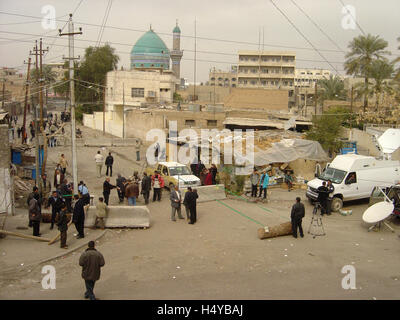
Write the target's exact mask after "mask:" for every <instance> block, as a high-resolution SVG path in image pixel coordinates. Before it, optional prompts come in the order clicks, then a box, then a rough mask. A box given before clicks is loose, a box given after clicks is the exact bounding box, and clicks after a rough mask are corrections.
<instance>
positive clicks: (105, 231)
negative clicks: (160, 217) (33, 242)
mask: <svg viewBox="0 0 400 320" xmlns="http://www.w3.org/2000/svg"><path fill="white" fill-rule="evenodd" d="M107 231H108V229H106V230H104V231H103V232H102V233H101V234H100V235H98V236H97V237H96V238H95V239H93V240H92V241H97V240H99V239H100V238H102V237H103V236H104V235H105V234H106V233H107ZM84 246H87V243H83V244H81V245H80V246H78V247H76V248H74V249H70V250H68V251H65V252H64V253H61V254H58V255H56V256H54V257H51V258H47V259H44V260H41V261H39V262H35V263H34V264H42V263H45V262H48V261H51V260H55V259H58V258H60V257H63V256H67V255H69V254H70V253H72V252H74V251H76V250H79V249H81V248H82V247H84Z"/></svg>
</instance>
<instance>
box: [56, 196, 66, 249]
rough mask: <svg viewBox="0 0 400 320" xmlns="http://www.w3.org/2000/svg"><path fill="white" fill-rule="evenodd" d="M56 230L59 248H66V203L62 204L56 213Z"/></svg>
mask: <svg viewBox="0 0 400 320" xmlns="http://www.w3.org/2000/svg"><path fill="white" fill-rule="evenodd" d="M57 227H58V230H60V248H62V249H68V246H67V230H68V218H67V205H66V204H65V203H63V204H62V207H61V211H60V213H59V215H58V222H57Z"/></svg>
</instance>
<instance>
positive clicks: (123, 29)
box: [0, 11, 342, 53]
mask: <svg viewBox="0 0 400 320" xmlns="http://www.w3.org/2000/svg"><path fill="white" fill-rule="evenodd" d="M0 14H5V15H13V16H21V17H28V18H36V19H40V17H36V16H30V15H22V14H16V13H9V12H4V11H0ZM57 20H58V21H60V22H67V21H68V20H61V19H57ZM76 23H77V24H82V25H87V26H93V27H101V25H98V24H93V23H85V22H79V21H77V22H76ZM105 28H109V29H115V30H121V31H132V32H141V33H145V32H147V31H148V30H143V29H133V28H126V27H117V26H105ZM157 33H158V34H161V35H166V36H170V37H171V36H173V35H172V34H171V33H166V32H157ZM181 37H182V38H184V37H186V38H194V36H193V35H181ZM196 38H197V39H199V40H207V41H217V42H225V43H234V44H245V45H253V46H258V43H254V42H246V41H236V40H228V39H218V38H209V37H196ZM264 45H265V46H267V47H277V48H286V49H297V50H314V49H311V48H305V47H295V46H285V45H276V44H268V43H266V44H264ZM319 50H320V51H326V52H337V53H342V51H340V50H333V49H319Z"/></svg>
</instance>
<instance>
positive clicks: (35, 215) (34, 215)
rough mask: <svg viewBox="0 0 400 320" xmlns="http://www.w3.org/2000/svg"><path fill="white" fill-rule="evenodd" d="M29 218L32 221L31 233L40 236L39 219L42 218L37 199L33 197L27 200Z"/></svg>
mask: <svg viewBox="0 0 400 320" xmlns="http://www.w3.org/2000/svg"><path fill="white" fill-rule="evenodd" d="M29 220H30V221H32V227H33V235H34V236H36V237H40V233H39V232H40V221H41V220H42V213H41V209H40V205H39V201H37V200H36V199H35V198H34V197H32V198H31V200H30V201H29Z"/></svg>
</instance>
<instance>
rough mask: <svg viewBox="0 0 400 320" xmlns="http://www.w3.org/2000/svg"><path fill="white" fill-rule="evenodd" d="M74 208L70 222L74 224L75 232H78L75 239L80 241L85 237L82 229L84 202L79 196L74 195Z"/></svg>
mask: <svg viewBox="0 0 400 320" xmlns="http://www.w3.org/2000/svg"><path fill="white" fill-rule="evenodd" d="M74 199H75V206H74V213H73V215H72V222H73V223H74V224H75V228H76V231H78V236H77V237H76V238H77V239H82V238H84V237H85V232H84V227H85V209H84V206H85V204H84V202H83V199H82V198H81V197H79V195H77V194H75V195H74Z"/></svg>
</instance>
